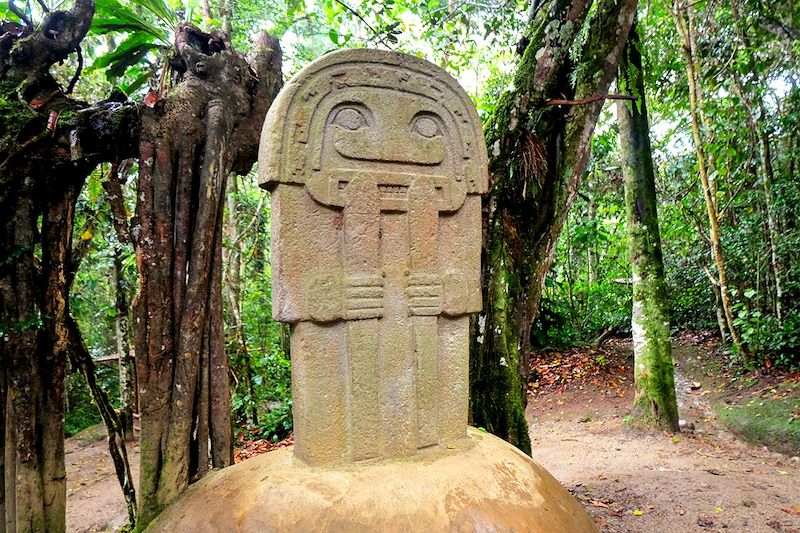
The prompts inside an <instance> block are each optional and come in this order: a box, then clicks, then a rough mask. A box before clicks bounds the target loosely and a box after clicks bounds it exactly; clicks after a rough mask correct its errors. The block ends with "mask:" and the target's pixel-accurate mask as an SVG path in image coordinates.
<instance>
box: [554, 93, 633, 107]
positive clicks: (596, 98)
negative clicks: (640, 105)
mask: <svg viewBox="0 0 800 533" xmlns="http://www.w3.org/2000/svg"><path fill="white" fill-rule="evenodd" d="M601 100H631V101H634V102H635V101H636V97H635V96H629V95H627V94H602V95H599V96H590V97H588V98H581V99H580V100H559V99H556V98H553V99H550V100H546V101H545V104H546V105H584V104H591V103H594V102H599V101H601Z"/></svg>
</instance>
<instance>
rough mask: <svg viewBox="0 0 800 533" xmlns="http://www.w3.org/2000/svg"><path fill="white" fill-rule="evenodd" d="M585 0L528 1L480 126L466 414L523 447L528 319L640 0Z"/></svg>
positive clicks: (536, 303) (525, 439) (526, 439)
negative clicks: (482, 184) (480, 224)
mask: <svg viewBox="0 0 800 533" xmlns="http://www.w3.org/2000/svg"><path fill="white" fill-rule="evenodd" d="M592 3H593V2H592V1H591V0H576V1H567V0H549V1H545V2H541V3H540V2H536V3H535V4H537V7H536V8H535V9H533V12H532V16H531V22H530V25H529V32H528V36H527V37H526V39H527V41H528V44H527V46H526V47H525V49H524V52H523V53H522V57H521V59H520V62H519V65H518V67H517V72H516V75H515V77H514V84H513V89H512V90H511V91H509V92H506V93H505V94H504V95H503V96H502V97H501V100H500V102H499V103H498V106H497V108H496V111H495V113H494V115H493V116H492V117H491V119H490V121H489V123H488V127H487V133H486V135H487V144H488V147H489V154H490V157H491V160H490V173H491V191H490V194H489V195H488V197H487V198H486V201H485V205H484V243H483V244H484V246H483V262H482V264H483V267H482V268H483V271H482V281H483V298H484V309H483V313H481V314H480V315H479V316H478V317H476V318H475V319H474V320H473V329H474V331H473V335H472V343H471V349H470V380H471V382H470V413H471V422H472V424H474V425H476V426H479V427H484V428H485V429H487V430H488V431H490V432H492V433H494V434H496V435H499V436H500V437H502V438H504V439H506V440H508V441H509V442H511V443H512V444H514V445H515V446H517V447H518V448H520V449H522V450H523V451H525V452H528V453H530V437H529V435H528V425H527V423H526V420H525V404H526V400H527V391H526V389H527V387H526V380H525V379H524V378H525V376H526V375H527V371H528V370H527V369H528V365H529V358H530V332H531V326H532V324H533V321H534V319H535V318H536V314H537V312H538V307H539V302H540V300H541V294H542V286H543V282H544V278H545V275H546V274H547V272H548V270H549V269H550V265H551V263H552V260H553V252H554V250H555V245H556V242H557V240H558V236H559V234H560V232H561V229H562V227H563V225H564V221H565V220H566V216H567V213H568V211H569V207H570V206H571V205H572V202H573V201H574V199H575V197H576V195H577V193H578V188H579V186H580V182H581V178H582V176H583V173H584V170H585V168H586V164H587V161H588V157H589V150H590V142H591V136H592V132H593V130H594V127H595V124H596V122H597V117H598V116H599V114H600V110H601V108H602V106H603V102H604V100H605V98H606V96H607V92H608V88H609V85H610V84H611V81H612V80H613V79H614V77H615V76H616V71H617V65H618V63H619V58H620V56H621V53H622V48H623V46H624V44H625V40H626V39H627V36H628V30H629V29H630V26H631V24H632V22H633V17H634V14H635V12H636V0H597V2H595V3H596V6H595V7H594V9H592V13H593V15H592V16H589V12H590V8H592ZM584 25H588V28H584ZM582 30H586V33H583V32H582ZM582 36H585V37H586V40H585V42H582V43H581V42H579V39H581V38H582ZM571 51H572V52H575V54H574V55H573V54H571ZM573 60H574V61H573ZM571 80H574V81H571ZM558 101H562V102H566V103H564V104H556V102H558Z"/></svg>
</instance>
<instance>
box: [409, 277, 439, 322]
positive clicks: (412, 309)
mask: <svg viewBox="0 0 800 533" xmlns="http://www.w3.org/2000/svg"><path fill="white" fill-rule="evenodd" d="M407 276H408V287H407V288H406V296H408V314H409V315H411V316H435V315H439V314H441V313H442V276H441V275H440V274H436V273H431V272H419V271H416V272H414V271H412V272H409V273H408V274H407Z"/></svg>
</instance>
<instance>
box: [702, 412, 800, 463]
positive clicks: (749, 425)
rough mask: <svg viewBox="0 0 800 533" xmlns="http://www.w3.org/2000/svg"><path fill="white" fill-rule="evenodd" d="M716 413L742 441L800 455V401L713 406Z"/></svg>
mask: <svg viewBox="0 0 800 533" xmlns="http://www.w3.org/2000/svg"><path fill="white" fill-rule="evenodd" d="M715 410H716V412H717V417H718V418H719V420H720V421H722V423H723V424H725V425H726V426H727V427H728V429H730V430H731V431H732V432H734V433H736V434H738V435H740V436H741V437H743V438H744V439H746V440H748V441H750V442H753V443H755V444H762V445H766V446H768V447H770V448H771V449H773V450H776V451H779V452H783V453H787V454H789V455H798V454H800V418H798V416H797V413H798V412H800V398H783V399H773V398H769V399H766V398H753V399H751V400H750V401H748V402H746V403H743V404H741V405H733V406H725V405H716V406H715Z"/></svg>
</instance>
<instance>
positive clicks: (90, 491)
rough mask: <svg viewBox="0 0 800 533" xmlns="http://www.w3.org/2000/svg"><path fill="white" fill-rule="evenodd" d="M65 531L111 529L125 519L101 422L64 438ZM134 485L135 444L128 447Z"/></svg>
mask: <svg viewBox="0 0 800 533" xmlns="http://www.w3.org/2000/svg"><path fill="white" fill-rule="evenodd" d="M64 451H65V453H66V463H67V531H69V532H71V533H72V532H75V533H84V532H96V531H115V530H117V529H119V528H120V527H121V526H123V525H125V524H126V523H127V521H128V517H127V514H126V512H125V499H124V498H123V497H122V490H121V489H120V488H119V482H118V481H117V476H116V474H115V473H114V463H113V462H112V461H111V456H110V455H109V452H108V444H107V443H106V437H105V428H103V426H102V424H101V425H98V426H93V427H91V428H89V429H87V430H84V431H82V432H81V433H79V434H78V435H76V436H75V437H72V438H69V439H67V442H66V447H65V450H64ZM128 459H129V461H130V463H131V470H133V477H134V486H137V487H138V485H139V447H138V446H133V447H130V446H129V447H128Z"/></svg>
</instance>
